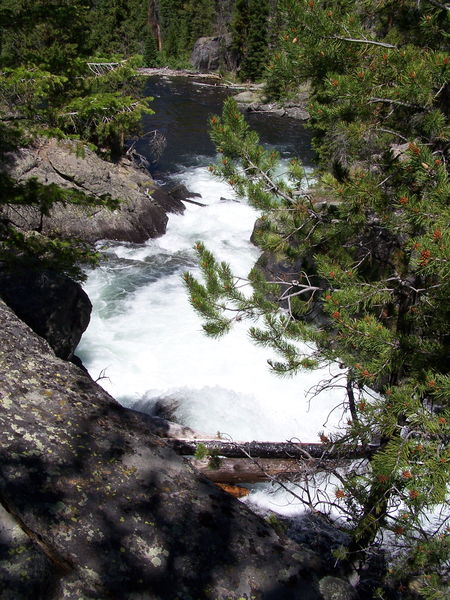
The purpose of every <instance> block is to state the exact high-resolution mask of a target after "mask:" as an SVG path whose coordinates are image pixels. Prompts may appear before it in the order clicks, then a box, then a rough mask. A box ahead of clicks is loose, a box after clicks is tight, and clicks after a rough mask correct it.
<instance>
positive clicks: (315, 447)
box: [166, 439, 371, 460]
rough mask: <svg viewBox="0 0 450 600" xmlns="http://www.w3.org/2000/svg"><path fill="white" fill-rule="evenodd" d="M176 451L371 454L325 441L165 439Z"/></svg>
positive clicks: (328, 456) (230, 455) (264, 455)
mask: <svg viewBox="0 0 450 600" xmlns="http://www.w3.org/2000/svg"><path fill="white" fill-rule="evenodd" d="M166 441H167V443H168V444H169V446H171V447H172V448H173V449H174V450H175V452H178V454H183V455H185V456H189V455H194V454H195V453H196V452H197V451H198V446H199V445H200V448H201V449H204V451H205V452H206V453H207V454H210V455H211V454H212V455H215V456H226V457H228V458H258V459H260V458H271V459H289V458H290V459H303V460H305V459H308V458H319V459H322V460H330V459H336V458H345V459H353V458H364V457H367V456H370V454H371V451H370V449H368V448H363V447H358V448H354V447H352V448H347V449H344V448H333V447H330V448H328V447H327V446H325V445H324V444H300V443H294V442H229V441H224V440H211V439H209V440H208V439H206V440H201V439H197V440H186V439H168V440H166Z"/></svg>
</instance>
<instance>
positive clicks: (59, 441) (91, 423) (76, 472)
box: [0, 301, 325, 600]
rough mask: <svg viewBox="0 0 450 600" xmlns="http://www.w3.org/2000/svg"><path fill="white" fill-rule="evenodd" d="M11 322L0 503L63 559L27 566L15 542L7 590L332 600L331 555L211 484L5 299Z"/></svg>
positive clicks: (131, 599)
mask: <svg viewBox="0 0 450 600" xmlns="http://www.w3.org/2000/svg"><path fill="white" fill-rule="evenodd" d="M0 324H1V327H0V370H1V374H2V377H1V379H0V498H1V500H2V504H3V505H4V506H7V507H8V510H9V511H10V512H11V513H12V514H13V515H14V517H15V520H16V522H17V523H19V525H20V526H21V529H22V530H23V531H25V533H26V534H27V536H28V537H29V538H30V540H31V541H32V542H33V543H36V544H37V545H38V547H39V551H40V552H42V553H43V554H44V555H45V556H46V557H47V558H48V559H49V561H50V563H51V565H48V563H47V562H45V561H44V562H43V563H42V565H41V567H39V568H38V567H37V566H36V565H35V564H34V563H33V562H32V561H27V562H26V563H25V564H23V563H20V561H21V558H20V555H15V554H14V547H15V546H14V544H15V542H14V541H11V540H8V539H6V537H4V538H3V540H4V542H5V543H4V552H3V553H2V555H1V557H0V590H8V593H9V594H10V597H11V598H14V599H16V598H20V599H22V598H50V597H51V598H52V600H78V599H79V598H83V600H88V599H92V600H93V599H96V600H105V599H106V598H111V599H116V600H119V599H120V600H136V599H138V598H139V599H140V600H174V599H175V598H179V599H184V600H207V599H208V600H212V599H214V600H225V598H226V599H227V600H237V599H238V598H247V599H248V598H250V597H251V598H254V599H256V600H261V599H265V600H270V599H274V600H275V599H278V598H283V600H294V599H298V600H300V599H301V600H321V599H322V596H321V594H320V592H319V588H318V581H319V579H320V577H321V576H323V575H325V573H322V572H321V561H320V559H319V557H318V556H317V554H315V553H314V552H312V551H311V550H310V549H309V548H307V547H306V546H302V545H299V544H295V543H294V542H291V541H285V542H283V541H282V540H281V538H280V537H279V536H278V534H277V533H275V531H274V530H273V529H272V528H271V527H270V526H269V525H268V524H267V523H265V522H264V521H263V520H262V519H260V517H258V516H256V515H255V514H253V513H251V512H250V511H249V510H248V509H247V508H246V507H245V506H243V505H242V504H240V503H239V502H238V501H237V500H236V499H234V498H232V497H231V496H228V495H227V494H225V493H224V492H222V491H221V490H220V489H218V488H217V487H215V486H214V485H213V484H212V483H210V482H209V481H208V480H206V479H204V478H203V477H201V476H200V475H198V474H197V472H195V471H194V470H193V469H192V468H191V467H189V466H188V465H187V464H186V463H185V462H184V461H183V460H182V459H181V458H180V457H179V456H177V455H176V454H174V452H173V451H172V450H170V449H169V448H168V447H167V446H166V445H165V443H164V441H163V440H161V439H160V438H157V437H156V436H154V435H153V434H152V433H151V427H149V426H148V424H147V422H146V416H145V415H143V414H140V413H136V412H134V411H130V410H127V409H125V408H123V407H121V406H120V405H118V404H117V403H116V402H115V401H114V400H113V399H112V398H111V397H110V396H109V395H108V394H107V393H106V392H105V391H104V390H102V389H101V388H100V387H99V386H98V385H97V384H95V383H94V382H93V381H92V380H91V379H90V378H89V376H88V375H87V374H85V373H84V372H82V371H81V370H80V369H78V368H77V367H76V366H75V365H73V364H71V363H68V362H64V361H62V360H60V359H59V358H57V357H55V355H54V354H53V353H52V351H51V350H50V348H49V346H48V344H47V342H45V341H44V340H42V338H39V337H38V336H37V335H36V334H34V333H33V332H32V331H31V330H30V329H29V328H28V327H27V326H26V325H25V324H24V323H23V322H21V321H20V320H19V319H18V318H17V317H16V316H15V315H14V314H13V313H12V311H11V310H10V309H9V308H8V307H7V306H6V305H5V304H4V303H3V302H1V301H0ZM24 539H25V538H24ZM19 563H20V564H21V567H20V568H21V569H22V572H21V574H20V577H16V576H15V575H14V573H16V571H15V569H17V568H19V566H18V565H19ZM36 569H37V571H36ZM41 576H42V577H44V576H45V577H46V578H47V579H46V585H51V586H53V591H52V593H51V594H50V595H48V596H45V594H44V593H43V592H42V590H43V585H44V583H43V582H42V581H41ZM36 578H37V581H36ZM27 586H28V589H26V588H27ZM39 586H41V587H40V588H39ZM36 590H38V593H36ZM27 593H28V596H27V595H26V594H27ZM0 597H1V596H0ZM4 598H7V596H2V600H3V599H4Z"/></svg>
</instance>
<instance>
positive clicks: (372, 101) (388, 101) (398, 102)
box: [368, 98, 430, 110]
mask: <svg viewBox="0 0 450 600" xmlns="http://www.w3.org/2000/svg"><path fill="white" fill-rule="evenodd" d="M376 102H382V103H384V104H396V105H398V106H406V107H407V108H414V109H416V110H417V109H418V108H419V109H420V110H430V109H429V108H427V107H426V106H422V105H420V104H411V103H409V102H402V101H401V100H393V99H392V98H369V100H368V103H369V104H375V103H376Z"/></svg>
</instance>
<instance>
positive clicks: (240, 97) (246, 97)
mask: <svg viewBox="0 0 450 600" xmlns="http://www.w3.org/2000/svg"><path fill="white" fill-rule="evenodd" d="M233 98H234V99H235V100H236V102H237V103H238V104H254V103H260V102H261V92H260V91H254V90H245V92H239V94H236V96H233Z"/></svg>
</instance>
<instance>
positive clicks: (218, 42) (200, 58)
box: [191, 35, 237, 73]
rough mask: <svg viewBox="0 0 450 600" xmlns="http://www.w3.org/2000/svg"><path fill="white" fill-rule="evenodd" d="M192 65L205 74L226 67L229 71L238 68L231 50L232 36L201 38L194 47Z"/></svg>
mask: <svg viewBox="0 0 450 600" xmlns="http://www.w3.org/2000/svg"><path fill="white" fill-rule="evenodd" d="M191 63H192V65H193V66H194V67H195V69H198V70H199V71H201V72H203V73H207V72H208V71H215V70H217V69H220V68H221V67H224V68H225V69H227V70H233V69H235V68H236V64H237V63H236V57H235V56H234V55H233V52H232V50H231V36H230V35H225V36H218V37H201V38H199V39H198V40H197V41H196V42H195V45H194V49H193V50H192V54H191Z"/></svg>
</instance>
